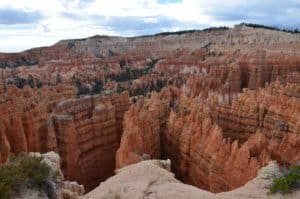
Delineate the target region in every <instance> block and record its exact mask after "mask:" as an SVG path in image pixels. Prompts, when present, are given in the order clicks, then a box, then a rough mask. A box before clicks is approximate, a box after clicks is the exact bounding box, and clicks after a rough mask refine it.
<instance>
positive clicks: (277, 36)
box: [0, 26, 300, 95]
mask: <svg viewBox="0 0 300 199" xmlns="http://www.w3.org/2000/svg"><path fill="white" fill-rule="evenodd" d="M299 45H300V36H299V34H291V33H285V32H280V31H274V30H267V29H261V28H250V27H245V26H240V27H236V28H232V29H227V30H224V29H215V30H207V31H191V32H185V33H170V34H159V35H156V36H147V37H136V38H123V37H103V36H94V37H90V38H86V39H79V40H64V41H60V42H58V43H56V44H55V45H53V46H50V47H47V48H37V49H33V50H29V51H25V52H22V53H18V54H0V68H1V70H0V74H1V77H2V79H4V80H5V82H8V83H16V82H17V81H18V80H19V79H18V78H17V77H19V78H22V79H28V78H33V79H34V80H35V81H38V82H39V83H42V84H57V83H72V84H74V85H76V82H77V83H78V81H80V82H81V84H82V85H84V86H86V87H91V86H93V84H94V83H95V81H101V83H102V84H103V87H107V88H108V87H109V86H108V85H112V84H111V81H116V82H117V83H118V84H120V85H121V87H125V88H126V90H128V91H130V90H132V89H133V90H134V92H132V93H131V94H132V95H138V94H140V91H138V90H137V89H144V90H148V89H149V87H151V86H153V85H155V84H157V82H160V83H159V84H163V85H168V84H173V85H177V86H181V85H182V84H183V83H184V82H185V81H186V80H187V79H189V75H190V74H193V73H197V72H198V71H202V72H203V74H204V75H207V78H209V79H210V81H212V82H214V81H216V83H217V84H220V83H221V84H228V85H224V86H225V87H226V89H228V90H230V91H231V92H240V91H241V89H242V88H251V89H254V88H257V87H263V86H264V85H265V83H267V82H271V81H274V80H276V79H277V78H279V80H280V81H282V82H283V83H286V82H290V81H295V79H294V77H293V75H294V74H295V73H299V64H300V54H299V53H300V52H299V48H298V46H299ZM149 60H151V61H152V62H153V61H155V60H156V61H157V63H156V64H154V66H153V69H151V70H149V71H147V70H148V69H147V68H148V66H149V65H148V64H149V63H150V62H151V61H150V62H149ZM153 63H154V62H153ZM129 71H130V74H127V73H128V72H129ZM137 71H138V73H139V75H134V74H135V73H136V72H137ZM142 71H143V72H145V71H147V72H148V73H150V74H151V75H149V76H147V75H146V77H143V76H144V75H145V74H143V75H140V72H142ZM120 74H123V75H121V76H120ZM296 79H297V80H296V81H299V77H297V78H296ZM129 80H130V81H135V80H137V81H136V82H135V83H133V85H131V82H130V81H129ZM124 81H125V82H128V81H129V82H128V85H123V84H122V82H124ZM118 84H115V85H118ZM152 84H153V85H152ZM213 84H215V83H213ZM159 87H160V86H159ZM111 89H112V90H114V89H117V86H115V87H114V88H111Z"/></svg>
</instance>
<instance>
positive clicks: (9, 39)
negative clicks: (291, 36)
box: [0, 0, 300, 52]
mask: <svg viewBox="0 0 300 199" xmlns="http://www.w3.org/2000/svg"><path fill="white" fill-rule="evenodd" d="M241 22H247V23H259V24H264V25H270V26H276V27H280V28H298V29H300V0H0V52H19V51H23V50H25V49H29V48H33V47H39V46H49V45H52V44H54V43H56V42H57V41H59V40H62V39H73V38H84V37H89V36H93V35H117V36H137V35H148V34H154V33H158V32H165V31H178V30H187V29H203V28H208V27H211V26H229V27H232V26H234V25H235V24H239V23H241Z"/></svg>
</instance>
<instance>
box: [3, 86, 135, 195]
mask: <svg viewBox="0 0 300 199" xmlns="http://www.w3.org/2000/svg"><path fill="white" fill-rule="evenodd" d="M74 97H75V90H74V87H72V86H55V87H43V88H41V89H31V88H29V87H27V88H24V89H17V88H15V87H14V86H8V87H7V89H6V91H5V92H4V93H3V94H2V95H1V99H2V101H1V104H0V107H1V108H0V110H1V112H0V115H1V118H0V152H1V153H0V154H1V162H2V163H3V162H5V161H6V160H7V158H8V157H9V154H10V153H20V152H31V151H38V152H47V151H56V152H58V153H59V154H60V155H61V158H62V170H63V172H64V174H65V176H66V178H67V179H70V180H76V181H78V182H80V183H81V184H84V185H85V187H86V190H89V189H91V188H93V187H95V186H96V185H98V183H99V182H100V181H102V180H104V179H106V178H107V177H109V176H111V175H112V174H113V171H114V168H115V152H116V150H117V148H118V144H119V140H118V135H120V134H121V132H122V121H123V114H124V112H125V111H126V110H127V109H128V107H129V106H130V101H129V96H128V93H123V94H121V95H119V94H113V95H111V96H110V95H109V96H102V95H94V96H86V97H82V98H74ZM118 133H119V134H118Z"/></svg>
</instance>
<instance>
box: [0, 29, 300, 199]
mask: <svg viewBox="0 0 300 199" xmlns="http://www.w3.org/2000/svg"><path fill="white" fill-rule="evenodd" d="M299 46H300V34H299V33H293V34H292V33H290V32H283V31H279V30H274V29H266V28H262V27H258V28H257V27H250V26H249V25H240V26H236V27H234V28H211V29H206V30H202V31H196V30H195V31H182V32H174V33H161V34H157V35H152V36H142V37H131V38H126V37H109V36H94V37H89V38H85V39H74V40H63V41H60V42H58V43H56V44H54V45H52V46H50V47H42V48H35V49H31V50H27V51H24V52H21V53H11V54H10V53H2V54H0V161H1V165H2V166H5V165H7V164H8V162H10V159H11V158H12V154H20V153H22V152H25V153H29V152H40V153H46V152H49V151H55V152H56V153H58V154H59V155H60V158H61V170H62V172H63V174H64V177H65V178H66V179H67V180H71V181H77V182H78V183H79V184H83V185H84V188H85V190H86V191H87V192H89V191H91V190H92V191H91V192H90V193H88V194H87V195H85V196H83V197H85V198H99V197H104V198H141V197H145V198H147V197H149V198H151V197H152V196H153V197H154V198H168V197H169V198H173V197H172V196H178V198H180V197H179V195H180V194H183V193H184V194H190V196H191V197H190V198H201V197H202V198H232V197H233V198H247V197H248V196H249V197H250V196H251V194H250V195H247V196H246V195H243V192H247V190H248V191H249V193H253V194H252V195H253V196H257V198H264V197H267V196H266V193H267V188H266V186H270V184H272V178H273V177H278V176H279V175H283V174H285V173H286V172H287V171H288V170H289V169H290V168H292V167H294V166H297V165H299V162H300V100H299V98H300V48H299ZM149 159H155V160H149ZM158 159H169V161H162V160H158ZM168 168H170V169H169V171H166V169H167V170H168ZM270 168H271V170H272V171H273V172H271V174H272V175H271V174H270V175H271V177H270V176H268V178H264V177H261V175H260V173H261V172H263V173H264V172H266V173H267V174H269V173H268V171H269V170H270ZM266 170H267V171H266ZM275 170H276V171H275ZM115 171H116V173H115ZM148 171H149V172H148ZM171 172H172V173H174V175H173V174H172V173H171ZM266 173H264V175H267V174H266ZM273 174H274V175H273ZM277 174H278V175H277ZM179 180H180V181H181V182H182V183H181V182H179ZM104 181H105V182H104ZM101 182H103V183H102V184H101V185H99V184H100V183H101ZM183 183H185V184H183ZM192 185H193V186H192ZM259 186H264V187H260V188H259ZM94 188H95V189H94ZM173 188H174V190H173ZM199 188H200V189H202V190H200V189H199ZM237 188H238V189H237ZM93 189H94V190H93ZM171 189H172V190H173V191H172V190H171ZM235 189H236V190H235ZM132 190H136V192H134V191H132ZM220 192H227V193H220ZM169 194H170V195H169ZM177 194H179V195H177ZM245 194H246V193H245ZM247 194H248V192H247ZM293 194H294V195H293ZM293 194H292V195H291V197H295V198H297V197H298V196H299V191H296V192H295V193H293ZM295 194H296V195H295ZM154 195H155V196H154ZM146 196H147V197H146ZM277 196H278V195H277ZM277 196H276V197H277ZM76 197H77V196H76ZM76 197H75V198H76ZM78 197H79V196H78ZM271 197H273V196H271Z"/></svg>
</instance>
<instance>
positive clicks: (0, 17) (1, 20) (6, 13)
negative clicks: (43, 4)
mask: <svg viewBox="0 0 300 199" xmlns="http://www.w3.org/2000/svg"><path fill="white" fill-rule="evenodd" d="M43 17H44V16H43V15H42V14H41V13H40V12H38V11H34V12H27V11H24V10H17V9H11V8H8V9H5V8H0V24H6V25H11V24H32V23H37V22H39V21H40V20H41V19H43Z"/></svg>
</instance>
